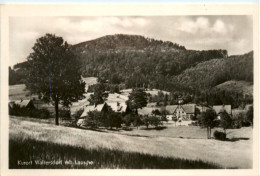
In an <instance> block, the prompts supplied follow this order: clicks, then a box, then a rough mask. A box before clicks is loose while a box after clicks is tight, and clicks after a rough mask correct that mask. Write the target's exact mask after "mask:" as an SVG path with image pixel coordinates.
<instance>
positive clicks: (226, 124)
mask: <svg viewBox="0 0 260 176" xmlns="http://www.w3.org/2000/svg"><path fill="white" fill-rule="evenodd" d="M231 125H232V119H231V117H230V115H229V114H228V113H227V112H226V111H225V110H224V111H223V112H222V113H221V114H220V126H221V127H222V128H223V130H224V133H225V134H226V129H228V128H230V127H231Z"/></svg>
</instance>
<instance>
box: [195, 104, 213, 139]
mask: <svg viewBox="0 0 260 176" xmlns="http://www.w3.org/2000/svg"><path fill="white" fill-rule="evenodd" d="M216 117H217V114H216V112H215V111H214V110H213V109H207V110H206V112H202V113H201V114H200V116H199V118H198V119H199V123H200V125H201V126H202V127H205V128H207V137H208V139H209V138H210V137H211V129H212V128H214V127H215V126H216Z"/></svg>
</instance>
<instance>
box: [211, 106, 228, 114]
mask: <svg viewBox="0 0 260 176" xmlns="http://www.w3.org/2000/svg"><path fill="white" fill-rule="evenodd" d="M213 109H214V110H215V111H216V113H217V114H219V113H222V112H224V110H225V111H226V112H227V113H228V114H231V105H218V106H213Z"/></svg>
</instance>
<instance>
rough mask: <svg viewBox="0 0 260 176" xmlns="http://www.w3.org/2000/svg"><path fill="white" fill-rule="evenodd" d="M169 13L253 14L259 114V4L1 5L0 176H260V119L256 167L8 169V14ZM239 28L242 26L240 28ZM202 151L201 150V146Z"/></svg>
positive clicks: (254, 136) (256, 143)
mask: <svg viewBox="0 0 260 176" xmlns="http://www.w3.org/2000/svg"><path fill="white" fill-rule="evenodd" d="M137 15H138V16H166V15H168V16H170V15H253V31H254V34H253V36H254V75H255V76H254V105H255V108H254V110H255V117H257V116H256V115H259V110H258V108H257V107H259V106H258V105H259V97H258V96H257V95H258V91H259V79H256V78H257V77H258V75H259V71H258V68H259V59H258V58H259V57H258V46H259V45H258V20H259V18H258V5H252V4H251V5H245V4H243V5H234V4H232V5H220V4H217V5H212V4H201V5H180V4H177V5H169V4H167V5H147V4H144V5H140V4H139V5H122V4H121V5H2V6H1V39H2V40H1V51H2V52H1V175H15V176H17V175H26V176H30V175H33V176H35V175H36V174H37V175H55V176H59V175H62V176H64V175H90V174H91V175H113V176H115V175H122V174H123V175H149V176H152V175H164V176H166V175H173V174H176V175H178V176H184V175H185V176H190V175H199V176H204V175H211V176H217V175H219V176H223V175H228V176H231V175H236V176H239V175H241V176H242V175H243V176H254V175H258V141H259V140H258V124H259V121H258V118H255V123H254V124H255V127H254V134H253V139H254V142H253V144H254V145H253V148H254V149H253V151H254V152H253V153H254V155H253V158H254V159H253V160H254V164H253V169H236V170H203V169H200V170H193V169H190V170H86V169H85V170H83V169H78V170H69V169H66V170H62V169H60V170H54V169H44V170H39V169H37V170H36V169H31V170H29V169H26V170H25V169H23V170H19V169H17V170H9V169H8V134H9V129H8V127H9V119H8V66H9V62H8V61H9V59H8V58H9V23H8V22H9V21H8V20H9V17H11V16H137ZM237 30H239V29H237ZM198 150H199V149H198Z"/></svg>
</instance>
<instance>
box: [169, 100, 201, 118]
mask: <svg viewBox="0 0 260 176" xmlns="http://www.w3.org/2000/svg"><path fill="white" fill-rule="evenodd" d="M195 108H196V105H195V104H184V105H181V104H179V105H168V106H166V107H165V109H166V110H167V111H168V112H169V113H170V114H169V115H168V116H167V118H168V120H172V119H171V118H172V117H176V118H177V119H178V120H184V121H185V120H191V118H192V116H195Z"/></svg>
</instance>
